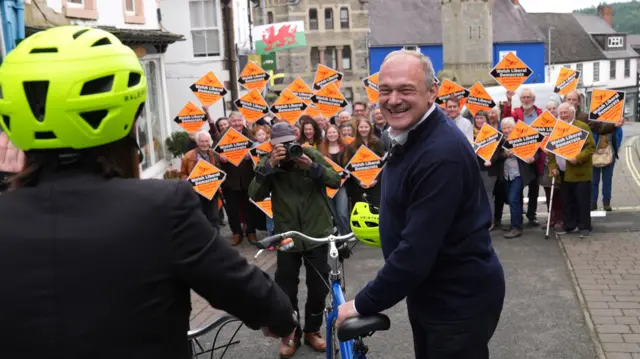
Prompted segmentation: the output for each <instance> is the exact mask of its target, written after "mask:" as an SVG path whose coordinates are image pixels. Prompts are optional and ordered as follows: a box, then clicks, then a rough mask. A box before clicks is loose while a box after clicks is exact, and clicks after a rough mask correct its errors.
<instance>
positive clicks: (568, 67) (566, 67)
mask: <svg viewBox="0 0 640 359" xmlns="http://www.w3.org/2000/svg"><path fill="white" fill-rule="evenodd" d="M552 67H553V66H552ZM562 67H564V68H565V69H570V68H571V65H562Z"/></svg>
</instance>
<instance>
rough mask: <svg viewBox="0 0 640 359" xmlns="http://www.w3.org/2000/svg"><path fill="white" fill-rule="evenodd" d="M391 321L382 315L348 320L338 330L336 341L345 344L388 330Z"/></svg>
mask: <svg viewBox="0 0 640 359" xmlns="http://www.w3.org/2000/svg"><path fill="white" fill-rule="evenodd" d="M389 328H391V321H390V320H389V317H387V316H386V315H384V314H380V313H378V314H374V315H369V316H366V317H355V318H349V319H347V320H345V321H344V322H342V325H340V328H338V340H340V341H341V342H346V341H348V340H351V339H356V338H359V337H366V336H369V335H371V334H373V332H377V331H380V330H389Z"/></svg>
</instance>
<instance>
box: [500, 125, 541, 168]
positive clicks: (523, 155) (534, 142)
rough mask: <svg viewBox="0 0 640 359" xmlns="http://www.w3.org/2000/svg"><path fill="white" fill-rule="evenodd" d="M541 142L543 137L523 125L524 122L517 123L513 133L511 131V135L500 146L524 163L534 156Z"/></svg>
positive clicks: (531, 128)
mask: <svg viewBox="0 0 640 359" xmlns="http://www.w3.org/2000/svg"><path fill="white" fill-rule="evenodd" d="M543 140H544V135H542V134H541V133H540V132H538V131H536V130H535V129H534V128H533V127H531V126H529V125H527V124H526V123H524V121H518V122H516V126H515V127H514V128H513V131H511V135H509V137H507V140H506V141H505V142H504V145H502V146H503V147H504V148H505V149H508V150H511V152H512V153H513V155H514V156H516V157H518V158H519V159H521V160H523V161H525V162H526V161H527V160H528V159H530V158H533V157H534V156H535V154H536V152H538V149H539V148H540V145H541V144H542V141H543Z"/></svg>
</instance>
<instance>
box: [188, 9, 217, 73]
mask: <svg viewBox="0 0 640 359" xmlns="http://www.w3.org/2000/svg"><path fill="white" fill-rule="evenodd" d="M192 2H197V3H202V4H204V3H205V2H211V3H213V5H214V7H215V9H216V16H215V20H216V26H208V27H194V26H193V24H192V23H191V9H189V34H190V35H191V56H192V58H193V59H194V60H202V61H203V62H204V61H210V60H211V59H220V58H222V57H223V56H224V46H223V33H222V28H221V25H220V24H221V22H222V19H221V17H222V15H221V11H222V9H221V6H220V2H219V1H216V0H189V6H191V3H192ZM203 6H204V5H203ZM211 30H217V32H218V40H217V41H218V48H219V51H218V53H209V52H208V51H207V49H206V46H205V54H203V55H196V53H195V48H194V37H195V36H194V32H203V33H204V32H206V31H211ZM202 36H204V35H202ZM205 45H206V39H205Z"/></svg>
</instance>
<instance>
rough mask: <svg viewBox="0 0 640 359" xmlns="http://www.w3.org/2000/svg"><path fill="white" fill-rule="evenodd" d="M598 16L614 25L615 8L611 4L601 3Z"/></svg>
mask: <svg viewBox="0 0 640 359" xmlns="http://www.w3.org/2000/svg"><path fill="white" fill-rule="evenodd" d="M597 13H598V16H600V17H601V18H603V19H604V21H606V22H607V24H609V26H611V27H613V8H612V7H611V6H609V5H605V4H600V5H598V8H597Z"/></svg>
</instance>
